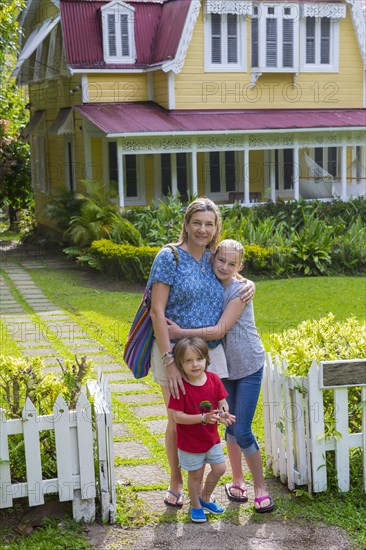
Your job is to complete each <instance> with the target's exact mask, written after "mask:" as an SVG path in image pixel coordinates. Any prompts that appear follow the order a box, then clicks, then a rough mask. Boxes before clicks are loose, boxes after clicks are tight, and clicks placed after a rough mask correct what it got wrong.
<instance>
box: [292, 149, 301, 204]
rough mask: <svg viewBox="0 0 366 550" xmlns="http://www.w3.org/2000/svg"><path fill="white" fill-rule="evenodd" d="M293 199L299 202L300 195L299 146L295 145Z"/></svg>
mask: <svg viewBox="0 0 366 550" xmlns="http://www.w3.org/2000/svg"><path fill="white" fill-rule="evenodd" d="M293 173H294V199H295V201H298V200H299V195H300V155H299V146H298V144H297V143H295V147H294V167H293Z"/></svg>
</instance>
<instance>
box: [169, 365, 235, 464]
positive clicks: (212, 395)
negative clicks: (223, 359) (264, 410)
mask: <svg viewBox="0 0 366 550" xmlns="http://www.w3.org/2000/svg"><path fill="white" fill-rule="evenodd" d="M206 375H207V380H206V382H205V383H204V384H203V386H193V385H192V384H190V383H189V382H186V381H185V380H184V381H183V383H184V387H185V390H186V394H185V395H183V394H182V392H179V394H180V397H179V399H174V398H173V397H171V398H170V401H169V409H173V410H175V411H182V412H184V413H186V414H200V413H206V412H209V411H210V410H215V409H217V406H218V402H219V401H221V400H222V399H225V397H226V396H227V391H226V390H225V388H224V386H223V383H222V382H221V380H220V378H219V377H218V376H217V374H215V373H213V372H206ZM217 443H220V436H219V432H218V430H217V423H216V424H207V425H204V424H177V447H178V449H180V450H181V451H186V452H188V453H206V452H207V451H208V450H209V449H211V447H213V446H214V445H216V444H217Z"/></svg>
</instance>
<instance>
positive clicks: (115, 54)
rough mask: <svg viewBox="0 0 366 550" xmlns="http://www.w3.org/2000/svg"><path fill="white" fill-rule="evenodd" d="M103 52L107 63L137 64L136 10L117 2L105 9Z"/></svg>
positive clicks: (116, 0) (103, 14) (103, 18)
mask: <svg viewBox="0 0 366 550" xmlns="http://www.w3.org/2000/svg"><path fill="white" fill-rule="evenodd" d="M101 12H102V24H103V51H104V60H105V62H106V63H123V64H125V63H135V61H136V51H135V30H134V20H135V10H134V8H133V7H131V6H129V5H128V4H125V3H124V2H121V1H120V0H115V1H114V2H110V4H107V5H106V6H104V7H103V8H101Z"/></svg>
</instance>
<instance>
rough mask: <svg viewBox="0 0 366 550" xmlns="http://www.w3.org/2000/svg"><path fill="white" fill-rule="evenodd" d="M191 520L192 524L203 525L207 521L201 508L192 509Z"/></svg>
mask: <svg viewBox="0 0 366 550" xmlns="http://www.w3.org/2000/svg"><path fill="white" fill-rule="evenodd" d="M191 520H192V521H193V523H205V522H206V521H207V519H206V514H205V512H204V511H203V510H202V508H192V510H191Z"/></svg>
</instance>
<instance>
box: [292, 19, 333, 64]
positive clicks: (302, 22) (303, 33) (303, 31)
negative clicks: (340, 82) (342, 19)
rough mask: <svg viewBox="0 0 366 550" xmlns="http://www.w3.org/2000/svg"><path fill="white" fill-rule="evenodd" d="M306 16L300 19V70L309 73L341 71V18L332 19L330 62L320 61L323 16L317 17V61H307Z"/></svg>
mask: <svg viewBox="0 0 366 550" xmlns="http://www.w3.org/2000/svg"><path fill="white" fill-rule="evenodd" d="M306 19H307V18H306V17H303V18H301V20H300V44H301V47H300V70H301V72H309V73H328V72H329V73H335V72H338V71H339V20H338V19H330V45H329V55H330V59H329V63H320V38H321V20H322V17H315V63H307V62H306Z"/></svg>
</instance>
